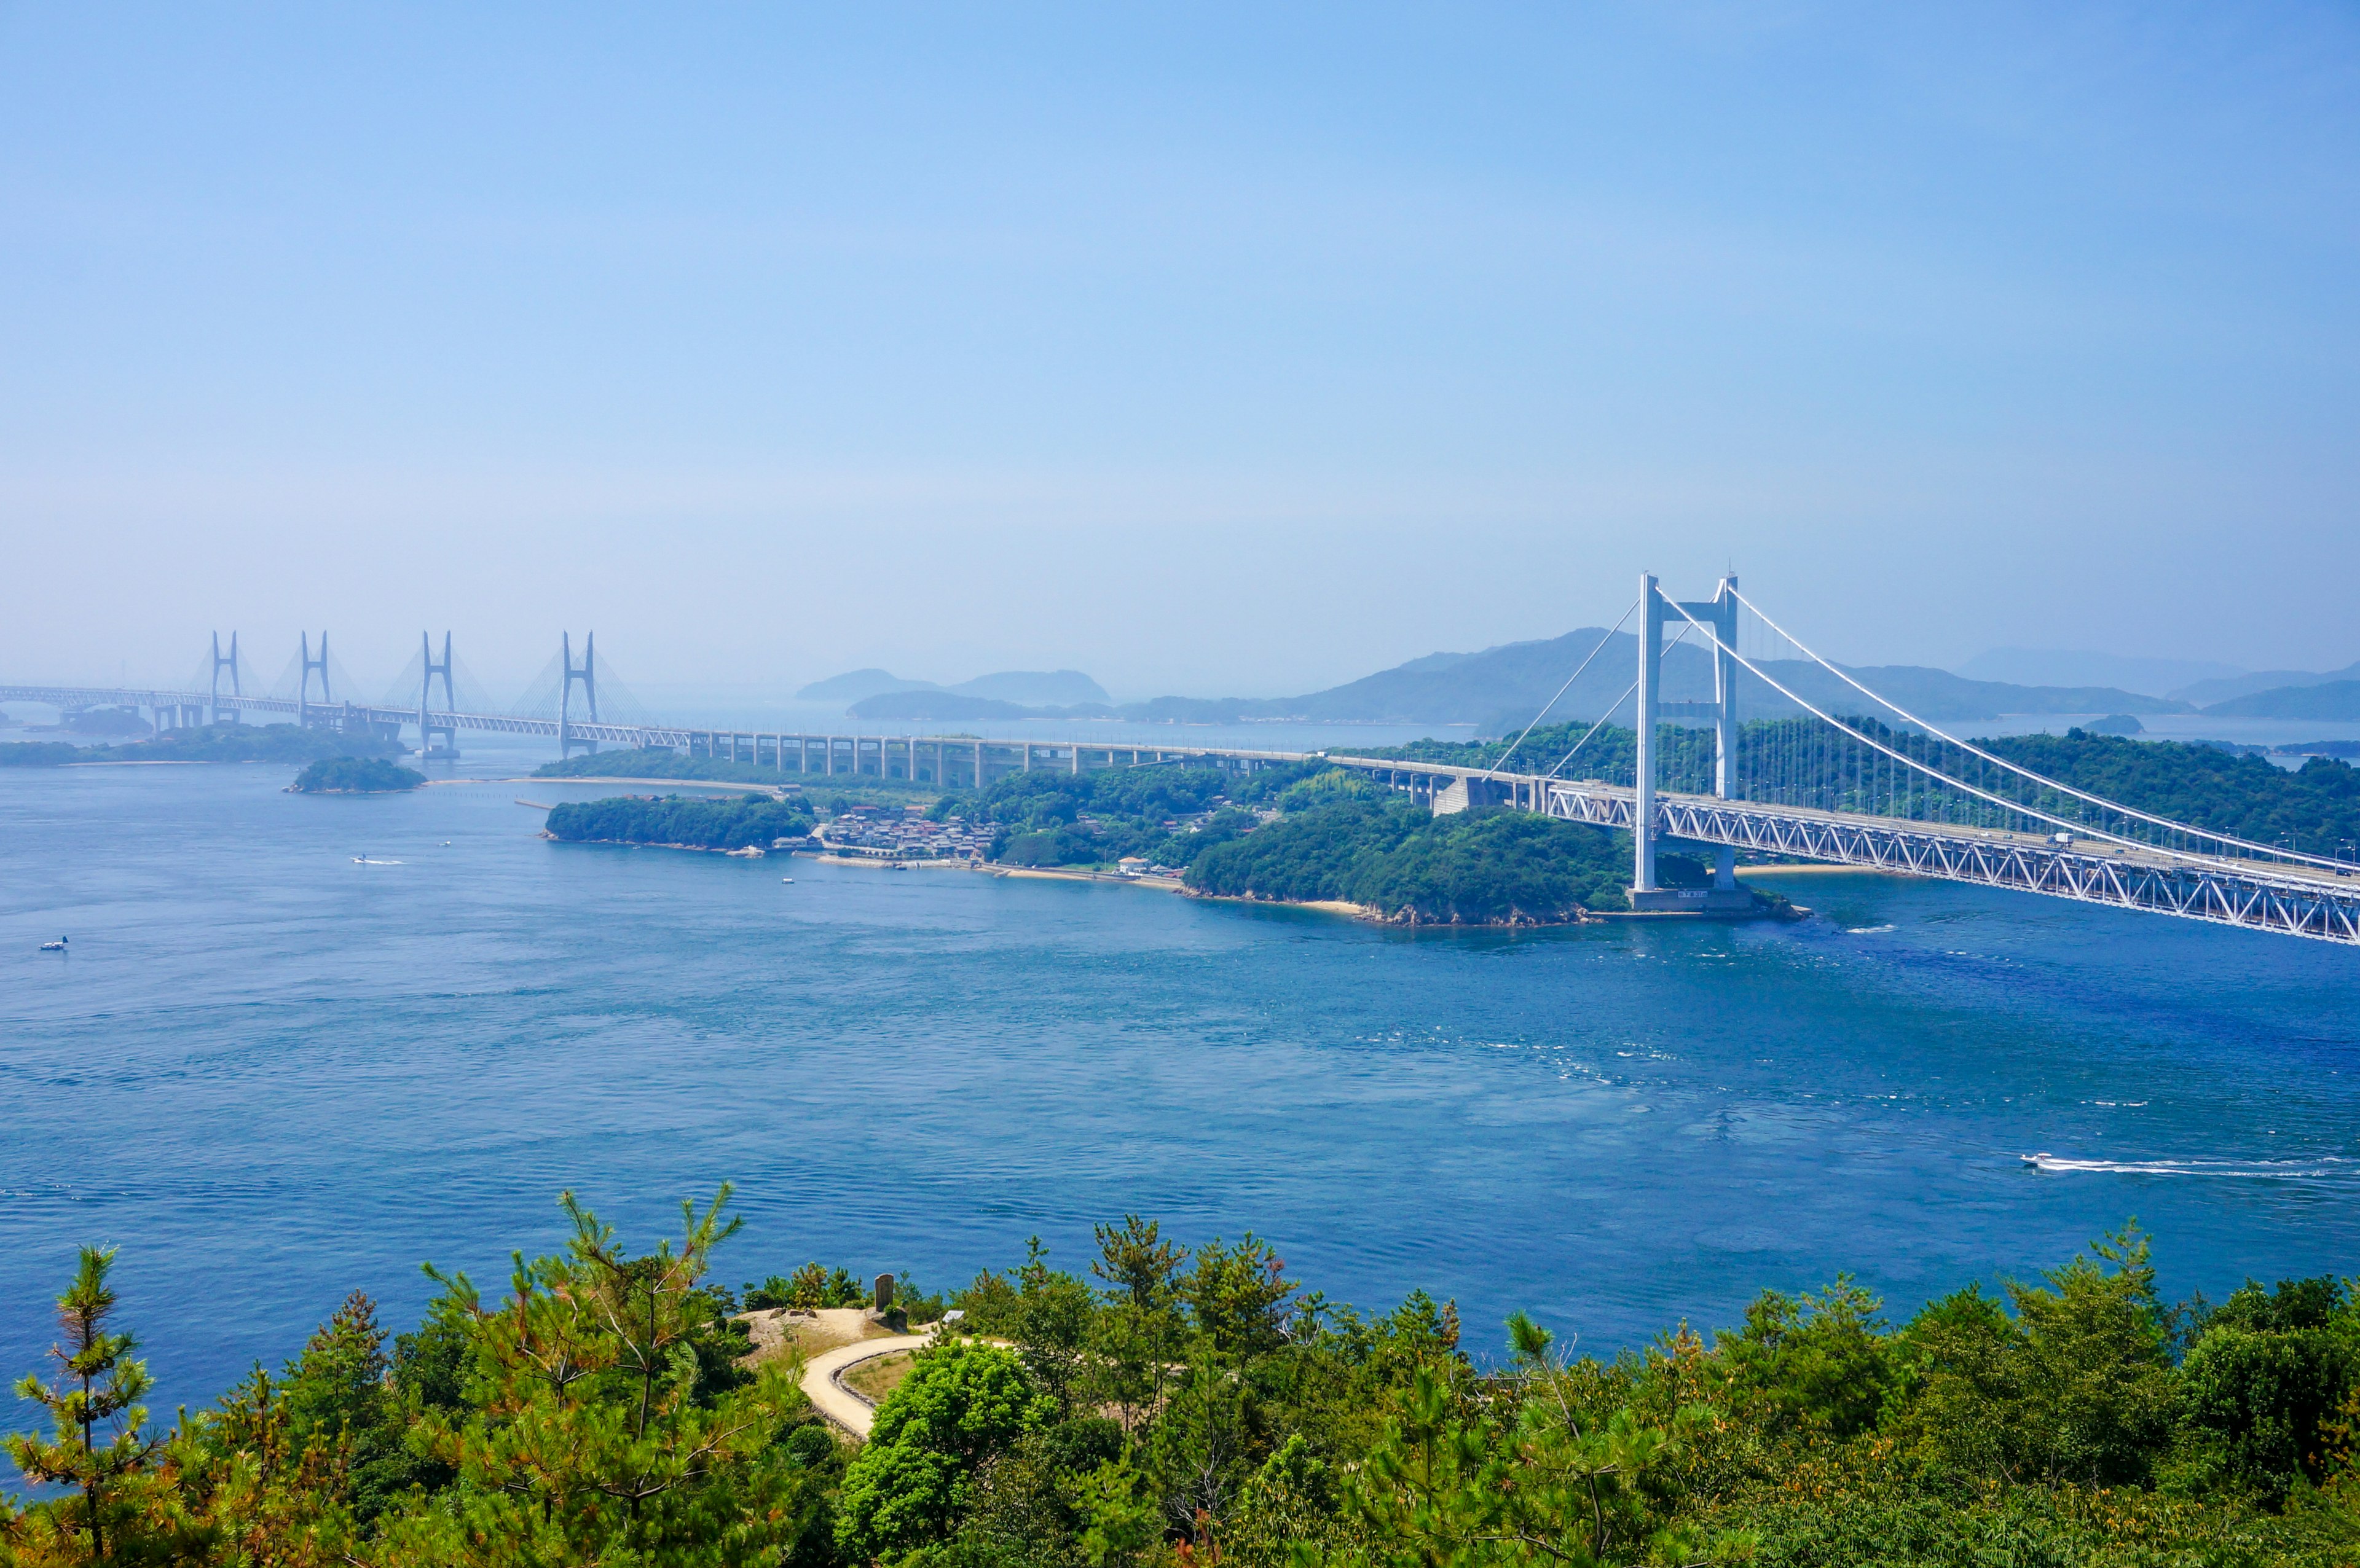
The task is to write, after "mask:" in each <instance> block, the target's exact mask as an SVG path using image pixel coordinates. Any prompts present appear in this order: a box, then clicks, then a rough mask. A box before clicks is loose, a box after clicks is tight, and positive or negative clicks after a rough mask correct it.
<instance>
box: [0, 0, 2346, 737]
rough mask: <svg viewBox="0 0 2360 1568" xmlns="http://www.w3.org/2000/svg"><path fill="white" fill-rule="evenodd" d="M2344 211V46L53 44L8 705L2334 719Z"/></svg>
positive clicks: (1636, 27)
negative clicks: (1144, 705)
mask: <svg viewBox="0 0 2360 1568" xmlns="http://www.w3.org/2000/svg"><path fill="white" fill-rule="evenodd" d="M1282 12H1284V13H1286V14H1285V15H1281V13H1282ZM2355 175H2360V13H2355V11H2354V10H2353V8H2352V7H2350V6H2349V5H2333V6H2326V5H2320V6H2305V5H2300V4H2289V5H2268V6H2222V5H2184V6H2169V5H2137V6H2129V5H2125V6H2118V7H2098V6H2086V7H2077V6H2060V5H2027V6H2022V7H2010V6H2006V5H1989V4H1981V5H1969V6H1960V7H1957V8H1956V9H1953V10H1949V11H1944V10H1940V9H1938V8H1935V7H1929V6H1914V5H1913V6H1892V5H1856V6H1845V5H1810V4H1793V5H1778V4H1765V5H1750V6H1749V5H1682V4H1662V5H1535V6H1531V7H1525V8H1516V7H1485V6H1478V5H1448V6H1445V5H1435V6H1431V7H1427V8H1424V9H1415V10H1413V9H1387V8H1382V7H1380V6H1375V5H1350V6H1337V7H1334V8H1329V9H1324V10H1323V9H1317V8H1312V7H1277V6H1271V5H1251V6H1238V7H1231V8H1224V7H1219V6H1215V5H1189V6H1167V7H1155V8H1150V7H1138V6H1106V5H1092V6H1076V7H1073V8H1071V9H1051V8H1047V7H1023V6H1012V5H1002V6H990V7H975V8H972V9H967V10H963V11H962V10H958V9H954V8H950V7H943V6H934V5H929V6H924V7H918V8H912V9H907V10H899V9H895V8H892V7H890V6H887V5H859V6H841V5H838V6H826V7H819V6H813V7H801V8H789V7H781V6H774V5H764V6H748V7H743V8H736V7H729V6H722V5H699V6H679V5H671V6H640V7H632V8H620V7H592V6H584V5H552V6H549V7H546V8H529V7H523V6H485V5H467V6H448V7H437V6H427V5H405V6H354V5H304V6H290V7H286V8H271V7H267V6H237V5H169V6H168V5H157V6H153V7H147V8H129V7H118V6H110V5H93V4H73V5H0V302H5V306H4V307H0V679H20V678H25V677H30V676H105V677H109V678H111V677H113V676H115V674H116V673H117V672H118V670H127V671H128V672H129V673H130V674H132V675H133V676H135V677H137V676H147V677H149V678H173V679H177V678H179V677H180V676H183V675H185V674H186V673H187V671H188V670H189V669H190V668H191V666H192V665H193V663H194V662H195V660H196V659H198V657H199V656H200V654H201V652H202V648H203V643H204V637H205V634H206V633H207V632H208V631H210V630H212V629H213V628H215V627H218V628H220V629H222V630H223V631H224V632H225V631H227V630H228V629H230V628H231V627H233V626H235V627H236V628H237V629H239V630H240V631H241V632H242V633H243V634H244V637H245V638H246V644H247V646H248V647H249V648H251V649H253V650H254V653H255V659H254V663H255V664H256V665H257V667H261V668H265V669H267V670H268V673H276V671H277V670H278V668H279V665H280V664H281V663H283V662H284V661H285V659H286V657H287V654H288V650H289V649H290V648H291V647H292V644H293V641H294V636H295V632H296V629H297V628H298V627H299V626H311V627H313V628H315V629H316V628H317V627H319V626H323V625H324V626H330V627H332V628H333V631H334V633H335V637H336V644H337V651H338V654H339V656H340V658H341V659H342V661H343V662H344V664H345V665H347V666H349V667H350V668H351V669H352V670H354V671H355V674H356V675H359V676H361V677H362V681H361V684H362V685H363V686H365V687H366V686H372V685H374V684H377V683H379V682H381V681H384V680H387V679H389V678H390V676H391V674H392V673H393V672H394V671H395V670H398V669H399V667H400V664H401V662H402V661H403V659H406V658H407V657H408V655H409V653H410V650H411V649H412V648H415V646H416V637H417V635H418V632H419V631H420V630H421V628H428V627H431V628H432V629H433V630H434V632H435V633H436V634H437V636H438V639H439V636H440V634H441V632H442V631H443V629H444V628H445V627H446V626H447V627H449V628H452V629H453V630H454V631H455V632H456V634H457V638H458V646H459V648H460V652H461V655H462V657H463V659H465V660H466V661H467V662H468V663H469V664H470V665H471V666H472V667H473V668H474V670H475V671H476V673H477V674H478V675H479V676H481V677H483V678H484V680H485V681H486V684H487V685H489V686H492V687H494V688H495V689H499V688H501V687H503V686H508V687H513V686H515V685H519V684H521V682H522V681H523V680H524V679H525V678H526V677H527V676H529V675H530V674H531V673H532V671H534V670H538V669H539V668H540V667H541V664H542V663H543V662H544V660H545V659H547V658H548V655H549V653H550V651H551V649H552V647H553V645H554V643H555V640H556V637H557V634H558V631H559V630H560V628H561V627H567V626H570V627H572V628H573V629H574V631H576V632H577V633H578V632H580V631H581V630H582V629H583V628H585V627H588V626H595V627H596V629H597V631H598V634H599V642H600V645H601V648H602V650H604V651H605V652H606V653H607V654H608V656H609V657H610V658H611V659H612V661H613V663H614V664H615V666H616V667H617V669H618V670H621V671H622V672H623V673H624V674H625V676H626V677H627V678H628V679H630V680H632V681H634V683H636V684H639V685H641V686H643V687H646V688H650V689H654V688H658V687H661V686H662V685H664V684H667V683H678V682H699V681H712V682H716V683H720V682H732V683H739V682H743V683H751V684H757V685H775V686H778V687H792V685H795V684H798V683H800V682H802V681H808V680H811V679H814V678H815V677H818V676H821V675H825V674H829V673H832V672H834V671H836V670H842V669H846V668H849V667H852V666H857V665H863V664H883V665H886V666H888V667H890V668H891V669H893V670H897V671H900V672H902V673H904V674H914V675H920V676H927V677H933V678H938V679H945V680H956V679H961V678H964V677H967V676H969V675H973V674H977V673H979V672H981V671H984V670H993V669H1004V668H1048V667H1055V666H1061V665H1071V666H1076V667H1078V668H1081V669H1084V670H1088V671H1090V672H1091V673H1093V674H1095V675H1097V676H1098V678H1099V679H1100V680H1101V681H1104V682H1105V683H1106V684H1107V685H1108V686H1109V687H1110V688H1112V689H1114V691H1116V692H1117V694H1118V695H1121V696H1137V695H1143V694H1148V693H1151V692H1155V691H1184V692H1193V693H1197V694H1206V695H1211V694H1218V693H1235V694H1249V695H1259V694H1275V693H1282V692H1288V691H1302V690H1306V689H1310V688H1313V687H1317V686H1321V685H1325V684H1328V683H1330V682H1332V681H1337V680H1340V679H1344V678H1348V677H1350V676H1354V675H1358V674H1361V673H1364V672H1366V671H1367V670H1371V669H1374V668H1377V667H1379V666H1381V665H1385V664H1390V663H1393V662H1395V661H1397V660H1399V659H1404V658H1406V657H1411V656H1414V655H1416V654H1420V653H1424V652H1426V651H1429V650H1432V649H1435V648H1477V647H1481V646H1484V645H1487V644H1491V643H1496V642H1502V641H1506V640H1510V639H1513V638H1519V637H1542V636H1549V635H1554V634H1557V633H1559V632H1562V631H1564V630H1567V629H1568V628H1570V627H1572V626H1577V625H1582V624H1586V623H1587V624H1594V623H1598V622H1601V621H1604V620H1611V619H1612V618H1613V616H1614V615H1616V613H1617V612H1619V611H1620V609H1621V608H1622V605H1623V604H1625V603H1627V602H1628V601H1629V599H1630V597H1631V596H1632V593H1633V582H1632V580H1633V576H1634V574H1635V573H1636V572H1638V571H1640V570H1641V569H1642V568H1649V567H1651V568H1653V569H1655V570H1656V571H1659V572H1663V573H1665V574H1666V578H1667V579H1668V580H1670V581H1671V582H1672V583H1673V584H1674V585H1676V586H1679V587H1683V588H1694V589H1697V590H1702V589H1704V588H1705V587H1707V586H1708V585H1709V583H1710V579H1711V578H1712V577H1713V576H1714V575H1715V574H1716V573H1717V572H1719V571H1720V570H1721V569H1722V568H1723V567H1724V566H1725V565H1727V564H1729V563H1731V562H1734V563H1735V565H1736V566H1737V568H1738V569H1739V571H1740V572H1742V573H1743V576H1744V578H1745V581H1746V583H1747V585H1748V588H1749V591H1750V592H1754V593H1755V596H1756V597H1757V598H1759V599H1760V600H1761V602H1762V603H1764V604H1765V606H1767V607H1772V608H1773V609H1774V611H1779V610H1783V611H1784V612H1786V613H1787V615H1788V617H1789V624H1790V625H1792V626H1795V628H1796V629H1797V631H1800V632H1803V633H1804V634H1805V635H1806V636H1807V637H1814V638H1815V640H1816V641H1818V642H1819V644H1820V645H1821V646H1822V648H1823V650H1824V651H1827V652H1829V653H1830V654H1832V655H1835V656H1837V657H1840V658H1849V659H1856V660H1863V661H1891V660H1907V661H1915V662H1928V663H1950V662H1954V661H1956V660H1959V659H1964V658H1966V657H1967V656H1969V655H1972V654H1973V653H1975V652H1977V651H1979V650H1981V649H1983V648H1987V647H1991V646H1993V645H1997V644H2020V645H2027V646H2035V647H2042V646H2046V647H2060V648H2109V649H2113V650H2115V651H2118V652H2123V653H2136V654H2148V655H2184V656H2189V657H2202V658H2216V659H2229V660H2232V661H2234V662H2237V663H2241V664H2247V665H2262V664H2267V665H2296V666H2311V667H2321V668H2323V667H2327V666H2330V665H2341V664H2343V663H2345V662H2347V661H2349V660H2351V659H2354V658H2355V657H2360V617H2355V614H2354V609H2353V604H2354V593H2353V588H2354V583H2355V579H2356V578H2360V352H2355V351H2360V331H2355V328H2360V308H2355V307H2360V265H2355V264H2360V243H2355V242H2356V241H2360V179H2356V178H2355Z"/></svg>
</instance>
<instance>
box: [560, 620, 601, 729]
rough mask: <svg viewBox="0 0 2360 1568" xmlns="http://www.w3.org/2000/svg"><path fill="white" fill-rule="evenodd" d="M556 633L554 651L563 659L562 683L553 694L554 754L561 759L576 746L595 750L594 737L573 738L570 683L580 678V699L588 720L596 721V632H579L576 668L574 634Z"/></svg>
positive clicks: (572, 706)
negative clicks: (579, 660) (579, 655)
mask: <svg viewBox="0 0 2360 1568" xmlns="http://www.w3.org/2000/svg"><path fill="white" fill-rule="evenodd" d="M558 635H559V637H560V639H561V640H560V642H559V645H558V655H559V657H560V658H561V659H563V661H564V668H565V683H564V685H563V687H561V688H560V689H559V691H558V696H557V755H558V758H559V760H561V761H562V760H563V759H564V758H566V757H571V756H573V755H574V747H575V746H580V747H581V748H582V749H583V751H584V752H585V753H587V754H590V755H593V756H595V754H596V753H597V750H598V743H597V742H596V741H595V740H587V739H585V740H575V739H574V682H575V681H580V682H582V697H583V701H584V702H586V703H587V704H588V705H589V715H588V716H589V720H590V722H591V723H592V724H596V723H597V722H598V672H597V663H598V654H597V643H598V634H597V633H596V632H585V633H584V634H583V637H582V667H581V668H580V669H579V670H577V669H575V668H574V634H573V633H571V632H561V633H560V634H558Z"/></svg>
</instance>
